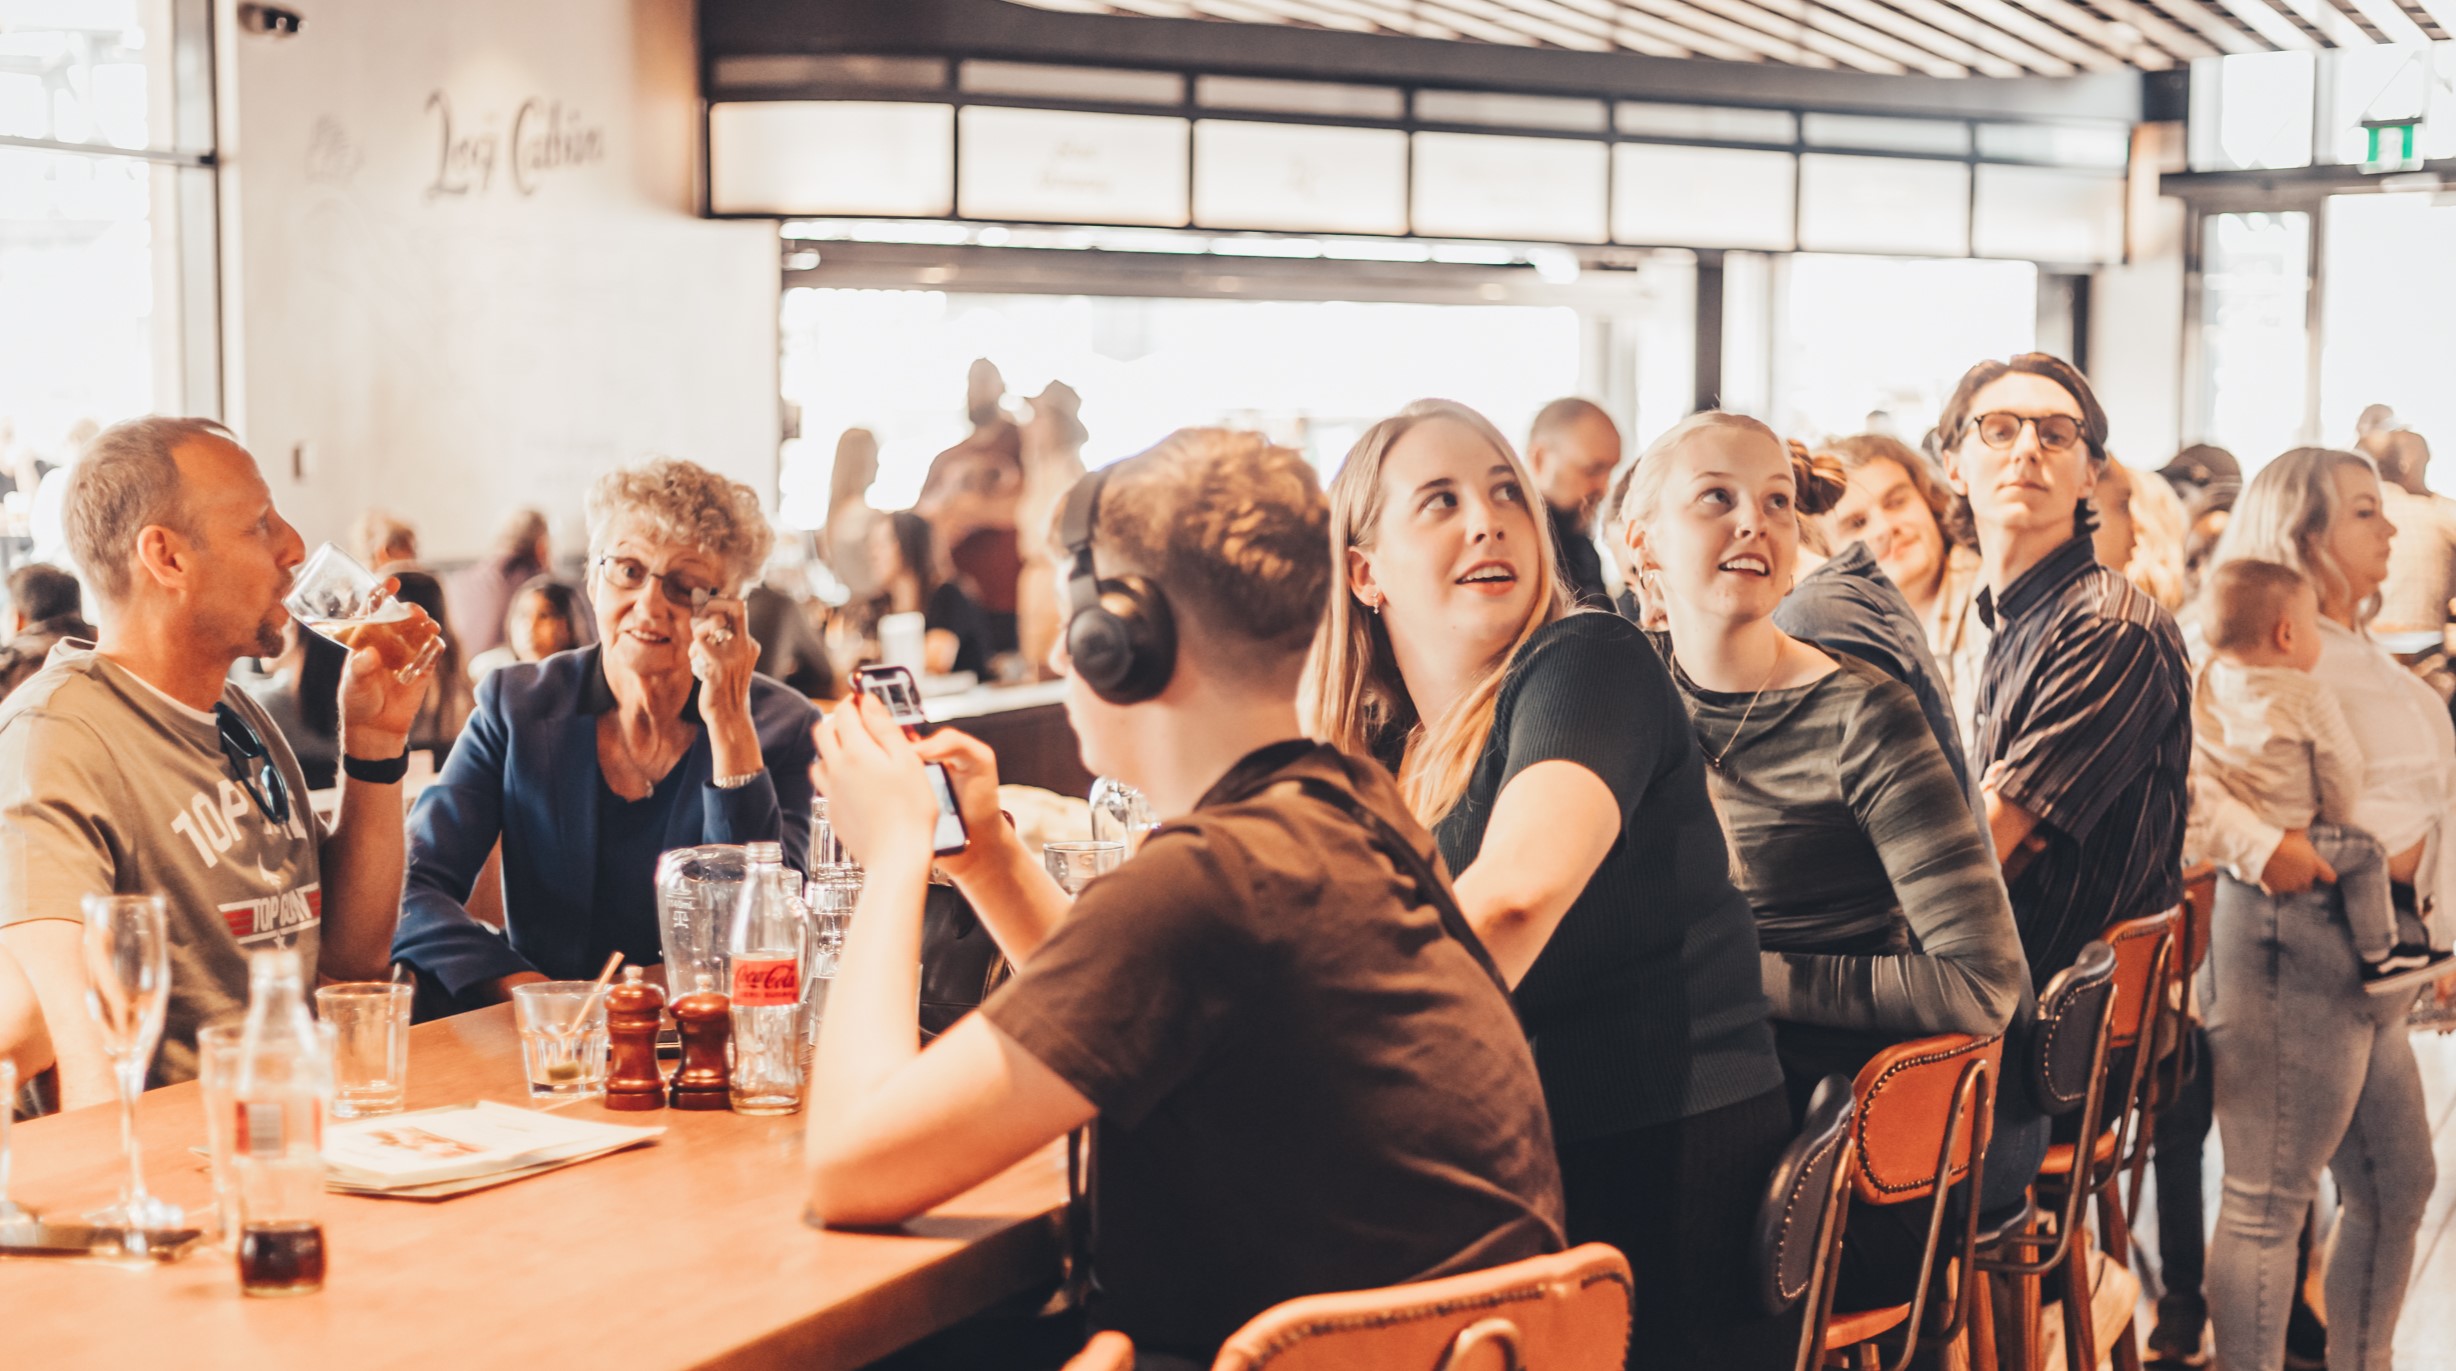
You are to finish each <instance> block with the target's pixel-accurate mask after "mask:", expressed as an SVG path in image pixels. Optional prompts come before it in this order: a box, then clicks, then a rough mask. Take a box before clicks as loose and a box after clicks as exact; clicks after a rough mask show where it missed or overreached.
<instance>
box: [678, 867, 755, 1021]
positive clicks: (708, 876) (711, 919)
mask: <svg viewBox="0 0 2456 1371" xmlns="http://www.w3.org/2000/svg"><path fill="white" fill-rule="evenodd" d="M749 875H750V852H749V849H747V848H745V847H743V846H742V845H741V844H739V843H709V844H707V845H705V846H702V847H677V848H675V849H673V850H672V851H670V852H667V853H666V854H665V855H664V856H662V857H659V858H657V939H658V941H659V943H660V944H662V946H663V948H664V952H665V983H666V985H668V986H671V987H673V989H672V990H671V991H670V993H671V994H672V995H674V996H677V997H678V996H681V995H684V994H687V993H689V989H690V987H691V986H693V985H695V984H697V983H698V978H699V977H701V976H706V977H707V978H708V983H709V984H710V985H724V984H726V983H727V981H726V978H725V935H726V934H727V933H729V932H731V931H732V927H733V912H734V910H735V909H737V908H739V907H740V906H741V903H742V882H743V881H744V880H745V879H747V878H748V877H749Z"/></svg>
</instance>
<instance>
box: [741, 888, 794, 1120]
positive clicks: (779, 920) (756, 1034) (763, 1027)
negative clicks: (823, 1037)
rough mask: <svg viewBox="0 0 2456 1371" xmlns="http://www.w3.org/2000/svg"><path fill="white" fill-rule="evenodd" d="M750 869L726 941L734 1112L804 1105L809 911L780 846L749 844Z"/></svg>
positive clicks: (770, 1111) (772, 1111)
mask: <svg viewBox="0 0 2456 1371" xmlns="http://www.w3.org/2000/svg"><path fill="white" fill-rule="evenodd" d="M747 850H748V853H749V858H750V871H749V873H748V874H747V875H746V876H745V877H744V878H743V881H742V896H741V903H740V904H739V905H738V906H736V907H735V910H734V916H733V928H732V930H731V931H730V933H729V934H728V936H727V937H726V940H725V953H726V960H727V962H728V964H729V965H728V977H729V979H730V981H731V996H732V1001H733V1076H732V1080H731V1083H732V1092H733V1112H735V1113H736V1114H790V1113H792V1112H793V1111H794V1110H797V1109H799V1108H801V1107H802V1085H803V1074H802V1072H803V1067H802V1041H803V1035H802V1034H801V1033H799V1032H798V1031H797V1029H799V1028H800V1027H801V1025H802V1023H803V1015H802V953H803V950H804V948H806V947H807V946H808V925H809V912H808V911H807V910H806V909H805V908H804V907H803V905H802V901H801V897H800V895H799V894H798V893H797V891H798V888H799V885H800V878H799V877H797V876H795V875H794V874H793V872H791V871H789V870H787V869H786V867H785V865H784V850H783V848H782V847H780V846H779V845H778V844H775V843H751V844H749V846H748V849H747Z"/></svg>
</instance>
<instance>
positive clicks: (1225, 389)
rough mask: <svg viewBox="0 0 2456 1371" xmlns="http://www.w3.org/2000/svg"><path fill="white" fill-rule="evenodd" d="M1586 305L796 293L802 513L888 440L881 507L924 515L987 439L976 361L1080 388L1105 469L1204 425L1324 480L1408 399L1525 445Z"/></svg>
mask: <svg viewBox="0 0 2456 1371" xmlns="http://www.w3.org/2000/svg"><path fill="white" fill-rule="evenodd" d="M1582 344H1583V339H1582V337H1581V327H1580V319H1579V315H1578V313H1577V311H1575V310H1572V309H1568V308H1560V307H1542V306H1521V305H1428V304H1393V303H1372V302H1326V301H1271V300H1198V299H1165V298H1161V299H1151V298H1140V297H1121V296H1098V295H982V294H952V293H948V292H943V291H928V290H845V289H820V288H809V287H799V288H795V289H791V290H788V291H786V292H785V303H784V366H783V371H784V376H783V381H784V393H785V398H786V399H787V400H788V401H790V402H792V403H793V404H795V405H798V406H799V407H800V410H801V432H802V435H803V436H802V437H801V438H800V439H799V440H796V441H794V442H790V443H787V444H786V445H785V454H784V457H785V461H784V476H783V487H784V504H783V513H784V517H785V519H786V520H787V522H789V523H793V524H797V525H800V526H803V527H810V526H813V525H815V524H816V523H817V522H818V521H819V520H820V519H821V518H822V517H823V516H824V514H825V511H826V501H827V474H828V469H829V467H830V466H831V465H832V463H833V462H834V458H835V445H836V438H837V435H838V434H840V433H842V432H843V431H844V430H845V429H847V428H852V427H861V428H867V429H869V430H871V431H872V432H873V433H875V434H877V435H878V439H879V477H878V482H877V484H876V485H874V486H873V487H871V490H870V503H871V504H872V505H874V506H876V507H878V508H880V509H896V508H901V507H904V506H907V505H910V504H911V503H912V501H913V499H914V497H915V496H916V495H918V494H919V493H920V489H921V480H922V477H923V476H924V475H925V474H926V473H927V472H928V469H929V463H930V458H931V457H933V456H935V455H936V454H937V453H938V452H939V451H940V450H941V449H943V448H946V447H948V446H950V445H952V444H953V443H955V442H956V441H957V440H959V439H961V438H962V437H963V436H964V435H965V433H967V432H968V431H969V430H970V425H969V423H968V422H967V421H966V419H965V417H964V405H963V401H964V375H965V370H966V368H967V367H968V366H969V365H970V364H971V362H972V360H973V359H974V358H983V357H985V358H988V359H989V360H990V361H992V362H995V363H996V364H997V366H998V368H999V370H1000V371H1001V372H1002V373H1003V375H1004V377H1005V380H1006V384H1007V392H1008V394H1009V395H1012V396H1016V397H1028V396H1031V395H1034V394H1037V393H1038V392H1039V391H1040V389H1041V388H1042V387H1043V386H1045V385H1047V384H1048V383H1049V382H1051V381H1063V382H1065V383H1066V384H1067V385H1069V386H1071V387H1073V388H1074V390H1075V391H1076V393H1077V394H1079V395H1080V396H1081V397H1082V401H1083V407H1082V421H1083V424H1084V427H1086V428H1087V429H1089V430H1090V432H1091V443H1090V445H1089V447H1088V448H1086V449H1085V454H1084V455H1085V458H1086V459H1087V460H1088V461H1089V462H1090V463H1091V464H1092V465H1094V466H1097V465H1100V464H1102V463H1104V462H1108V461H1111V460H1114V459H1116V458H1118V457H1122V456H1125V455H1128V454H1130V453H1133V452H1136V451H1139V450H1141V449H1143V448H1145V447H1148V446H1150V445H1151V444H1152V443H1154V442H1156V441H1158V440H1159V439H1160V438H1162V437H1165V436H1166V435H1167V434H1168V433H1170V432H1171V431H1172V430H1175V429H1178V428H1182V427H1184V426H1186V425H1189V424H1229V425H1233V426H1236V427H1239V428H1251V429H1258V430H1260V431H1262V432H1264V433H1268V434H1270V435H1271V436H1272V437H1273V438H1275V439H1276V440H1278V441H1280V442H1284V443H1287V444H1289V445H1291V446H1294V447H1296V448H1298V449H1300V450H1302V451H1304V452H1305V453H1306V454H1307V456H1309V457H1310V458H1311V459H1312V460H1313V461H1314V462H1315V464H1316V465H1318V466H1320V467H1321V468H1322V469H1323V470H1324V472H1325V473H1326V474H1327V473H1328V472H1330V471H1332V470H1335V469H1336V468H1337V466H1338V463H1339V460H1340V459H1341V458H1342V457H1344V456H1345V455H1346V453H1347V449H1348V447H1349V445H1350V444H1351V443H1353V442H1354V441H1355V439H1356V436H1357V435H1358V434H1359V433H1360V432H1362V431H1363V429H1364V427H1365V426H1366V425H1368V424H1370V423H1371V422H1373V421H1374V420H1376V419H1378V418H1381V417H1382V416H1384V415H1387V414H1390V413H1392V412H1394V411H1395V410H1397V409H1398V408H1399V407H1400V406H1402V405H1404V404H1406V403H1407V402H1408V401H1410V400H1414V399H1417V398H1419V397H1422V396H1426V395H1440V396H1446V397H1449V398H1452V399H1456V400H1461V401H1464V402H1466V403H1467V404H1470V405H1474V406H1475V407H1477V408H1478V409H1481V410H1483V411H1484V412H1485V413H1486V414H1487V415H1489V416H1490V417H1491V418H1492V420H1493V422H1494V423H1496V424H1499V425H1500V426H1501V429H1502V431H1503V432H1505V433H1508V434H1510V435H1511V436H1512V437H1516V436H1518V435H1520V434H1522V433H1524V432H1525V429H1526V425H1527V424H1528V422H1529V421H1531V420H1532V419H1533V418H1534V416H1535V411H1536V410H1537V409H1539V408H1540V407H1542V405H1543V404H1544V402H1545V401H1547V400H1550V399H1552V398H1554V397H1555V396H1558V395H1561V394H1564V393H1566V392H1569V391H1571V390H1574V389H1576V386H1577V382H1578V379H1579V377H1580V375H1581V347H1582Z"/></svg>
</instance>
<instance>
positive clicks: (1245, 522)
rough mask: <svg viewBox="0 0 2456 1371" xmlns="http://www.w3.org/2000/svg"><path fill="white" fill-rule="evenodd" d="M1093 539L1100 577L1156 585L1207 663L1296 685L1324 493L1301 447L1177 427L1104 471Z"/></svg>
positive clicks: (1316, 587)
mask: <svg viewBox="0 0 2456 1371" xmlns="http://www.w3.org/2000/svg"><path fill="white" fill-rule="evenodd" d="M1092 546H1093V549H1094V552H1095V553H1096V555H1097V557H1098V560H1099V564H1100V569H1101V573H1102V574H1103V575H1115V574H1117V573H1119V572H1131V573H1134V574H1138V575H1142V576H1147V577H1149V578H1151V579H1152V580H1154V581H1156V582H1158V583H1159V585H1160V589H1161V591H1162V592H1163V593H1164V594H1166V595H1167V597H1168V605H1169V609H1170V612H1171V613H1172V614H1174V615H1175V617H1176V621H1177V627H1178V641H1179V643H1180V644H1181V645H1183V644H1184V643H1186V642H1187V641H1188V640H1189V639H1190V640H1193V641H1194V642H1196V643H1197V644H1199V646H1197V647H1196V648H1195V651H1196V652H1197V653H1198V654H1199V655H1200V657H1201V659H1202V665H1203V668H1204V670H1206V671H1208V672H1212V673H1215V674H1220V675H1225V676H1231V677H1235V678H1239V679H1242V680H1246V681H1250V682H1254V683H1257V684H1266V683H1267V684H1269V685H1272V686H1274V687H1276V686H1279V685H1282V684H1284V685H1288V686H1290V687H1293V685H1294V682H1295V679H1296V676H1297V674H1298V673H1299V672H1300V671H1301V670H1302V669H1303V667H1304V661H1305V654H1306V652H1307V651H1308V650H1309V649H1310V648H1311V647H1312V645H1313V635H1314V632H1315V630H1316V629H1317V628H1318V627H1319V626H1320V624H1321V622H1322V610H1323V607H1324V606H1325V605H1326V604H1327V603H1328V602H1329V599H1330V578H1331V558H1330V502H1329V500H1327V499H1325V498H1324V497H1323V495H1322V486H1321V482H1320V481H1319V480H1317V479H1316V478H1315V477H1314V474H1313V468H1312V466H1310V465H1309V464H1307V462H1306V461H1305V459H1304V458H1303V457H1302V456H1300V455H1298V454H1297V453H1296V452H1294V451H1291V450H1290V449H1288V448H1284V447H1279V446H1277V445H1275V444H1273V443H1272V442H1271V441H1270V440H1269V439H1267V438H1264V437H1263V436H1262V435H1261V434H1258V433H1242V432H1237V431H1234V430H1231V429H1221V428H1187V429H1179V430H1178V431H1176V432H1175V433H1172V434H1170V435H1169V436H1168V437H1166V438H1163V439H1161V440H1160V442H1159V444H1158V445H1157V446H1155V447H1153V448H1151V449H1150V450H1149V451H1147V452H1144V453H1142V454H1141V455H1139V456H1135V457H1130V458H1127V459H1126V460H1125V461H1124V462H1123V463H1121V464H1120V465H1119V466H1118V468H1117V470H1116V471H1115V472H1114V473H1113V474H1112V475H1111V476H1110V477H1109V480H1108V484H1107V485H1105V486H1103V487H1102V488H1101V492H1100V514H1099V522H1098V525H1097V526H1096V527H1095V528H1094V529H1093V531H1092ZM1060 554H1061V556H1062V555H1063V550H1062V549H1061V550H1060Z"/></svg>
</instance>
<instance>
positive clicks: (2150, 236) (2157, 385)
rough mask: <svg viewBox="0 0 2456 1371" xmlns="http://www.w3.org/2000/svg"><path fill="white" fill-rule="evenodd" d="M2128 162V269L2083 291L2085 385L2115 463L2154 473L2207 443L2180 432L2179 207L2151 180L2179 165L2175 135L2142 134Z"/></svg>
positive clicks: (2148, 128) (2109, 273)
mask: <svg viewBox="0 0 2456 1371" xmlns="http://www.w3.org/2000/svg"><path fill="white" fill-rule="evenodd" d="M2132 161H2133V170H2132V185H2131V187H2130V190H2129V195H2128V198H2129V203H2130V213H2129V219H2130V223H2129V241H2130V246H2131V260H2130V261H2128V262H2126V263H2124V264H2123V265H2121V266H2113V267H2106V268H2103V269H2101V270H2100V271H2099V272H2098V273H2097V275H2096V278H2095V280H2094V282H2093V283H2092V286H2091V290H2090V312H2089V380H2090V385H2091V386H2092V387H2093V388H2094V389H2095V390H2096V391H2097V392H2098V402H2099V403H2100V404H2102V405H2104V406H2106V419H2107V431H2108V437H2109V443H2108V445H2109V446H2110V447H2111V448H2113V450H2114V453H2115V456H2116V458H2117V460H2119V461H2121V462H2123V463H2124V465H2126V466H2129V467H2132V468H2134V469H2136V470H2141V471H2155V470H2157V469H2158V468H2159V467H2162V466H2164V465H2166V462H2167V459H2169V458H2171V457H2173V456H2174V455H2175V453H2176V452H2177V451H2178V450H2180V449H2181V448H2182V446H2183V444H2184V443H2186V442H2199V441H2201V440H2202V439H2203V438H2204V437H2206V435H2205V434H2198V433H2193V434H2186V433H2184V432H2183V246H2184V244H2183V223H2184V211H2183V202H2182V201H2180V200H2169V199H2163V198H2160V197H2159V195H2158V193H2157V176H2158V173H2159V171H2161V170H2176V169H2179V168H2180V167H2181V165H2182V128H2181V126H2179V125H2173V124H2166V125H2158V124H2144V125H2142V126H2141V127H2140V128H2139V129H2138V130H2137V131H2136V132H2135V136H2134V138H2133V142H2132Z"/></svg>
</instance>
